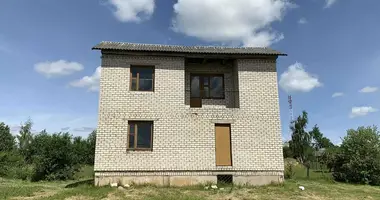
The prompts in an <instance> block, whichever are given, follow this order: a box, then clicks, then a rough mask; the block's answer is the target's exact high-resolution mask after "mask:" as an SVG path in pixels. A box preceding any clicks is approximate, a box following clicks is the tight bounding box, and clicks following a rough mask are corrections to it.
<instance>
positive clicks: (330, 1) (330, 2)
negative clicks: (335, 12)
mask: <svg viewBox="0 0 380 200" xmlns="http://www.w3.org/2000/svg"><path fill="white" fill-rule="evenodd" d="M325 1H326V4H325V8H330V7H331V6H332V5H333V4H335V3H336V2H337V1H338V0H325Z"/></svg>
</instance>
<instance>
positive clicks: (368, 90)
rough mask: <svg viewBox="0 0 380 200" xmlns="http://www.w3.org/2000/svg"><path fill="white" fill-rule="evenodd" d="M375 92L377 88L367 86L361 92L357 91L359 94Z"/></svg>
mask: <svg viewBox="0 0 380 200" xmlns="http://www.w3.org/2000/svg"><path fill="white" fill-rule="evenodd" d="M377 90H378V88H377V87H370V86H367V87H364V88H362V89H361V90H359V92H361V93H372V92H376V91H377Z"/></svg>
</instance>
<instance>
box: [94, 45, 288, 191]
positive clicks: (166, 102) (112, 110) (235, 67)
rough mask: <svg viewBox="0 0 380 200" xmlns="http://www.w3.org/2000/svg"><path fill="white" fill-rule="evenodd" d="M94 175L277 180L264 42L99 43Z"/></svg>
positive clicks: (272, 87) (273, 76)
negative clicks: (253, 44) (237, 45)
mask: <svg viewBox="0 0 380 200" xmlns="http://www.w3.org/2000/svg"><path fill="white" fill-rule="evenodd" d="M93 49H96V50H101V53H102V64H101V66H102V71H101V78H100V100H99V104H100V105H99V118H98V128H97V141H96V155H95V184H96V185H107V184H110V183H113V182H121V183H122V184H127V183H131V182H135V183H154V184H158V185H191V184H199V183H206V182H217V181H220V180H225V181H229V182H233V183H235V184H252V185H262V184H268V183H271V182H282V181H283V179H284V178H283V176H284V174H283V173H284V163H283V155H282V140H281V126H280V116H279V100H278V86H277V72H276V60H277V57H278V56H282V55H285V54H282V53H280V52H278V51H275V50H272V49H269V48H251V47H247V48H232V47H206V46H175V45H153V44H134V43H119V42H101V43H100V44H98V45H96V46H95V47H94V48H93Z"/></svg>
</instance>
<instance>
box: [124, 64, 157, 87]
mask: <svg viewBox="0 0 380 200" xmlns="http://www.w3.org/2000/svg"><path fill="white" fill-rule="evenodd" d="M130 79H131V82H130V90H131V91H154V66H131V77H130Z"/></svg>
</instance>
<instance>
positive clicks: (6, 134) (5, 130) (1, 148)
mask: <svg viewBox="0 0 380 200" xmlns="http://www.w3.org/2000/svg"><path fill="white" fill-rule="evenodd" d="M15 146H16V143H15V137H14V136H13V135H12V133H11V131H10V129H9V126H7V125H5V124H4V123H3V122H1V123H0V152H5V151H11V150H13V149H14V148H15Z"/></svg>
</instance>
